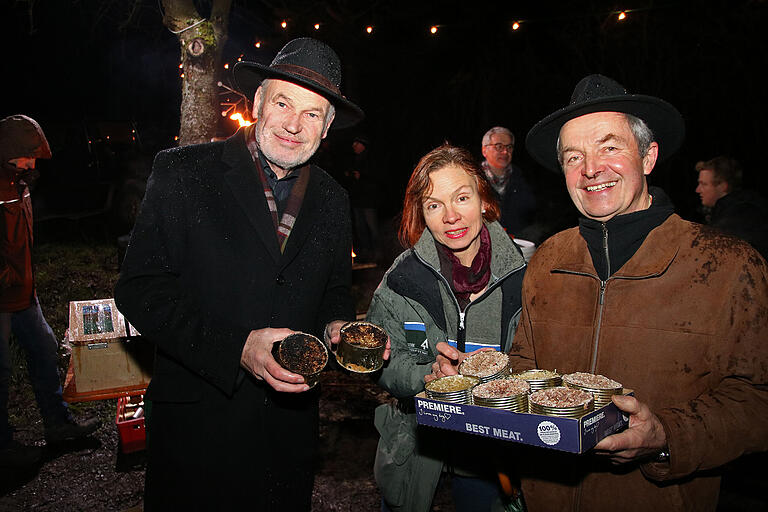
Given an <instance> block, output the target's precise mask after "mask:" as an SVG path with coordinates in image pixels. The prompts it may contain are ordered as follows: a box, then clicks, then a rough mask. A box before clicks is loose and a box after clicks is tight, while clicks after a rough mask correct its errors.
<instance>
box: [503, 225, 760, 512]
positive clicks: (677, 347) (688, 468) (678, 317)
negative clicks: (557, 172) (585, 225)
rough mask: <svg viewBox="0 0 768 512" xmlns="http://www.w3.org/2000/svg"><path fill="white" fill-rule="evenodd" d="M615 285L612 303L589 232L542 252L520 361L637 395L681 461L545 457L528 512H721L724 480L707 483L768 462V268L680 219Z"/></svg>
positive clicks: (539, 458)
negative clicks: (592, 377)
mask: <svg viewBox="0 0 768 512" xmlns="http://www.w3.org/2000/svg"><path fill="white" fill-rule="evenodd" d="M602 284H604V289H603V294H602V297H601V281H600V279H599V278H598V277H597V273H596V272H595V269H594V266H593V264H592V259H591V257H590V254H589V252H588V250H587V245H586V242H585V241H584V239H583V238H582V236H581V235H580V234H579V231H578V228H573V229H570V230H567V231H564V232H562V233H559V234H557V235H555V236H554V237H552V238H550V239H549V240H548V241H547V242H545V243H544V244H542V246H541V247H540V248H539V249H538V250H537V251H536V253H535V254H534V256H533V258H532V260H531V262H530V266H529V268H528V270H527V273H526V275H525V281H524V283H523V313H522V318H521V320H520V327H519V328H518V331H517V333H516V336H515V340H514V344H515V346H514V347H513V352H518V353H519V354H520V355H521V356H523V357H525V356H527V357H529V358H534V359H535V363H536V365H537V366H538V367H539V368H544V369H552V370H554V369H557V370H558V372H560V373H570V372H574V371H586V372H594V373H599V374H602V375H605V376H607V377H610V378H612V379H615V380H618V381H619V382H621V383H623V384H624V386H625V387H627V388H631V389H634V392H635V397H636V398H637V399H638V400H640V401H642V402H645V403H646V404H647V405H648V406H649V407H650V409H651V411H653V412H654V413H655V414H656V415H657V416H658V417H659V419H660V420H661V422H662V424H663V426H664V430H665V432H666V434H667V439H668V444H669V451H670V453H671V458H670V460H669V463H667V464H661V463H653V464H650V463H647V464H643V465H640V464H627V465H623V466H612V465H611V464H609V463H607V462H606V461H605V459H602V458H600V457H597V456H593V455H591V454H589V453H588V454H585V455H581V456H575V455H570V454H563V453H560V452H554V451H550V450H540V449H539V450H537V451H535V452H534V453H531V454H530V457H527V458H526V459H525V461H524V462H523V463H521V464H520V466H521V468H522V469H523V470H524V471H525V472H526V474H525V475H524V476H523V482H522V483H523V494H524V496H525V500H526V503H527V505H528V509H529V510H530V512H537V511H551V510H589V511H590V512H592V511H600V510H622V511H632V510H638V511H643V512H648V511H649V510H656V511H662V510H715V508H716V506H717V502H718V493H719V487H720V485H719V484H720V478H719V476H717V474H716V472H707V470H710V469H714V468H718V467H720V466H722V465H723V464H725V463H727V462H729V461H731V460H733V459H736V458H738V457H739V456H740V455H742V454H744V453H749V452H756V451H764V450H766V449H768V391H765V389H766V383H768V346H767V345H766V340H768V267H767V266H766V262H765V260H764V259H763V258H762V257H760V256H759V254H758V253H757V252H756V251H755V250H753V249H752V248H751V247H749V246H748V245H747V244H746V243H744V242H742V241H740V240H737V239H735V238H731V237H726V236H724V235H720V234H717V233H716V232H715V231H713V230H712V229H709V228H707V227H703V226H701V225H698V224H694V223H691V222H687V221H684V220H682V219H681V218H680V217H678V216H677V215H672V216H671V217H669V218H668V219H667V220H666V221H664V222H663V223H662V224H661V225H660V226H658V227H657V228H655V229H653V230H652V231H651V232H650V234H649V235H648V237H647V238H646V239H645V241H644V242H643V244H642V245H641V246H640V248H639V249H638V250H637V252H636V253H635V254H634V256H633V257H632V258H631V259H630V260H629V261H628V262H627V263H626V264H624V265H623V266H622V268H621V269H619V270H618V271H616V272H615V273H614V274H613V275H612V276H611V277H610V278H609V279H608V280H607V281H605V282H604V283H602ZM593 361H594V363H593ZM519 364H520V365H521V366H526V365H527V366H530V360H529V361H525V359H523V360H521V361H519ZM761 388H762V389H761Z"/></svg>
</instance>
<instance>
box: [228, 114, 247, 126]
mask: <svg viewBox="0 0 768 512" xmlns="http://www.w3.org/2000/svg"><path fill="white" fill-rule="evenodd" d="M229 118H230V119H231V120H233V121H237V122H238V124H240V126H241V127H242V126H251V125H252V124H253V123H252V122H250V121H248V120H247V119H245V118H243V114H241V113H240V112H235V113H234V114H232V115H231V116H229Z"/></svg>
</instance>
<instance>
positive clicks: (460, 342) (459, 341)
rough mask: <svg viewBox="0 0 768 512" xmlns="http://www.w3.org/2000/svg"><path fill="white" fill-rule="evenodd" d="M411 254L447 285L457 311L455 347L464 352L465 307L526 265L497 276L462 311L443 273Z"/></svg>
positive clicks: (480, 298)
mask: <svg viewBox="0 0 768 512" xmlns="http://www.w3.org/2000/svg"><path fill="white" fill-rule="evenodd" d="M413 254H414V255H415V256H416V259H418V260H419V261H420V262H422V263H423V264H424V265H426V266H427V268H429V269H432V272H434V273H435V274H436V275H437V277H438V279H440V280H442V281H443V283H445V285H446V286H447V287H448V292H449V295H450V296H451V298H452V299H453V305H454V306H456V311H458V313H459V325H458V326H457V328H456V348H458V349H459V350H460V351H462V352H464V348H465V342H466V325H465V323H464V320H465V318H466V314H467V309H469V306H471V305H472V304H474V303H475V302H479V301H480V300H482V299H483V298H484V297H485V296H486V295H488V294H489V293H490V292H491V291H493V290H494V288H496V287H497V286H499V285H500V284H501V282H502V281H503V280H504V279H506V278H507V277H508V276H510V275H512V274H513V273H515V272H517V271H519V270H520V269H523V268H525V267H526V264H525V263H523V264H522V265H521V266H520V267H518V268H516V269H513V270H510V271H509V272H507V273H506V274H504V275H503V276H501V277H500V278H498V279H497V280H496V281H494V282H493V283H491V285H490V286H488V288H486V290H485V292H484V293H483V294H482V295H481V296H480V297H478V298H477V299H475V300H474V301H472V302H470V303H469V304H467V307H466V308H465V309H464V311H462V310H461V307H460V306H459V301H458V299H457V298H456V296H455V295H454V294H453V290H452V289H451V285H450V283H448V280H447V279H446V278H445V276H443V274H441V273H440V272H439V271H438V270H437V269H435V267H433V266H432V265H430V264H429V263H427V261H426V260H425V259H424V258H422V257H421V255H420V254H419V253H418V252H416V251H413ZM499 343H501V340H499Z"/></svg>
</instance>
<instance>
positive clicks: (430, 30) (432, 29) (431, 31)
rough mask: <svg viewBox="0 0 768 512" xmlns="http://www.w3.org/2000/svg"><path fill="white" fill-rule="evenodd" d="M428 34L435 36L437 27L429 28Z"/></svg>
mask: <svg viewBox="0 0 768 512" xmlns="http://www.w3.org/2000/svg"><path fill="white" fill-rule="evenodd" d="M429 32H430V33H432V34H437V26H435V25H432V26H431V27H430V28H429Z"/></svg>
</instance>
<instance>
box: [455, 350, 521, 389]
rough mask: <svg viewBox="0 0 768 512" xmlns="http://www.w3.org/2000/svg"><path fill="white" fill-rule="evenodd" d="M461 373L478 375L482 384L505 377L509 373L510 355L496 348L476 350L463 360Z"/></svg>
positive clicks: (472, 375)
mask: <svg viewBox="0 0 768 512" xmlns="http://www.w3.org/2000/svg"><path fill="white" fill-rule="evenodd" d="M459 373H460V374H461V375H466V376H467V377H477V378H479V379H480V383H481V384H482V383H484V382H490V381H492V380H496V379H503V378H504V377H506V376H508V375H509V356H508V355H507V354H505V353H504V352H498V351H496V350H485V351H483V352H476V353H474V354H472V355H471V356H469V357H467V358H465V359H464V361H462V362H461V364H460V365H459Z"/></svg>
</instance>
